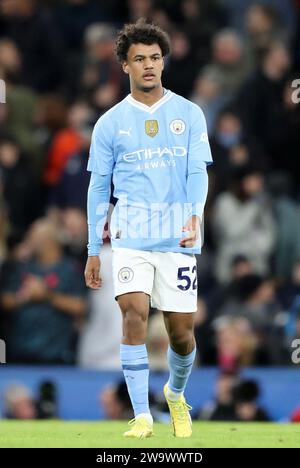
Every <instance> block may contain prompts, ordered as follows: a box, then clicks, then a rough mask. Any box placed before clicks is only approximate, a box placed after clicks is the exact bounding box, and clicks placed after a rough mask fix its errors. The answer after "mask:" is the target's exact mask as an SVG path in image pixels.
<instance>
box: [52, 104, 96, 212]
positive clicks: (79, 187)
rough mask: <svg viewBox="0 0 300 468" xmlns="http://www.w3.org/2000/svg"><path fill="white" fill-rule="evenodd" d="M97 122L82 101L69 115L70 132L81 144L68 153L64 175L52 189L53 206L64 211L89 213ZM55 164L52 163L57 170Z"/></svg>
mask: <svg viewBox="0 0 300 468" xmlns="http://www.w3.org/2000/svg"><path fill="white" fill-rule="evenodd" d="M93 119H94V113H93V112H92V109H91V108H90V107H89V106H88V105H87V103H85V102H81V101H78V102H75V103H74V104H73V105H72V106H71V108H70V110H69V113H68V122H69V131H73V132H75V133H74V136H75V135H77V137H78V139H79V140H78V141H77V144H78V146H77V145H75V147H74V152H73V153H72V152H71V153H69V154H67V153H66V157H67V160H66V161H65V164H64V166H63V168H61V169H60V170H59V171H60V174H59V175H58V178H57V180H56V182H55V183H54V184H53V185H51V186H50V187H49V193H48V204H49V206H55V207H57V208H60V209H64V208H67V207H73V208H78V209H81V210H82V211H84V212H86V203H87V189H88V184H89V181H90V175H89V173H88V172H87V170H86V166H87V162H88V157H89V148H90V143H91V134H92V129H91V122H92V121H93ZM58 154H59V153H58ZM54 162H55V161H54V160H52V168H53V170H54ZM58 162H59V161H57V163H58ZM49 163H50V161H49ZM60 163H62V161H60ZM57 169H58V168H57ZM49 170H50V168H49Z"/></svg>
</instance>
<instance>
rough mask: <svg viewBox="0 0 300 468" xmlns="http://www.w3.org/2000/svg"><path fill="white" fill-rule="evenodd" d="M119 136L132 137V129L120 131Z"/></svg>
mask: <svg viewBox="0 0 300 468" xmlns="http://www.w3.org/2000/svg"><path fill="white" fill-rule="evenodd" d="M119 135H128V136H131V127H130V128H129V129H128V130H119Z"/></svg>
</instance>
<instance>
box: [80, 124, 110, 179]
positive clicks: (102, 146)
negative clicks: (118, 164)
mask: <svg viewBox="0 0 300 468" xmlns="http://www.w3.org/2000/svg"><path fill="white" fill-rule="evenodd" d="M113 168H114V150H113V124H112V122H111V121H109V118H108V117H107V116H103V117H101V118H100V119H99V120H98V122H97V123H96V125H95V127H94V130H93V134H92V142H91V147H90V154H89V160H88V165H87V170H88V171H91V172H97V173H98V174H100V175H108V174H112V172H113Z"/></svg>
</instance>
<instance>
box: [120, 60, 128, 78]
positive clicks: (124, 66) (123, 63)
mask: <svg viewBox="0 0 300 468" xmlns="http://www.w3.org/2000/svg"><path fill="white" fill-rule="evenodd" d="M122 68H123V72H124V73H127V75H128V74H129V69H128V63H127V62H126V61H124V62H122Z"/></svg>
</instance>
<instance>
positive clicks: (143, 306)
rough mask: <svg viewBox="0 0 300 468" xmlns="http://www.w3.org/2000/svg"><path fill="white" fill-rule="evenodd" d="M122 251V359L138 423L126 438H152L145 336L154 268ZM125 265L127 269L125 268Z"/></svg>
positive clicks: (118, 279) (118, 284)
mask: <svg viewBox="0 0 300 468" xmlns="http://www.w3.org/2000/svg"><path fill="white" fill-rule="evenodd" d="M126 250H127V251H126V252H124V251H120V252H118V255H117V257H116V256H115V259H114V262H113V266H114V268H113V270H114V284H115V295H116V299H117V301H118V304H119V306H120V309H121V312H122V317H123V338H122V343H121V345H120V357H121V364H122V368H123V373H124V377H125V381H126V384H127V388H128V393H129V396H130V399H131V403H132V407H133V410H134V416H135V419H134V420H133V427H132V429H131V430H129V431H127V432H125V434H124V435H125V437H138V438H143V437H149V436H151V435H152V433H153V420H152V416H151V414H150V409H149V396H148V388H149V384H148V382H149V363H148V354H147V349H146V344H145V342H146V336H147V325H148V315H149V294H150V291H151V289H152V282H153V267H152V266H151V264H150V263H149V262H147V259H146V258H145V255H144V254H141V256H140V254H136V253H135V252H133V251H129V249H126ZM125 265H126V266H125Z"/></svg>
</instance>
